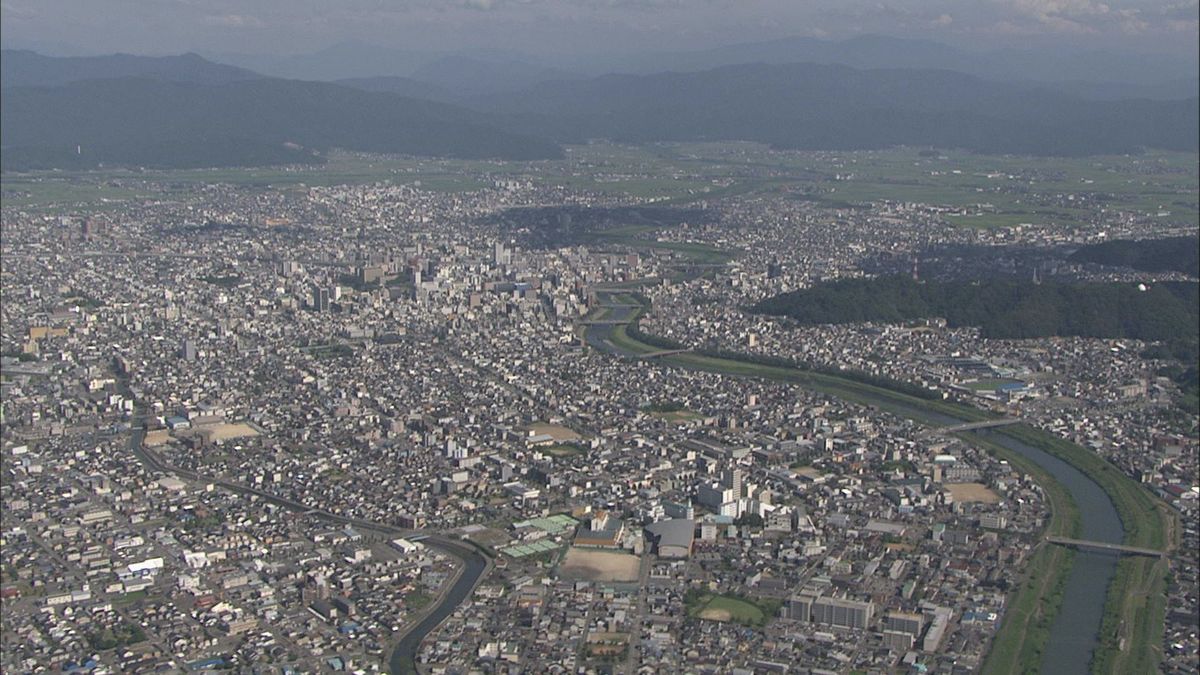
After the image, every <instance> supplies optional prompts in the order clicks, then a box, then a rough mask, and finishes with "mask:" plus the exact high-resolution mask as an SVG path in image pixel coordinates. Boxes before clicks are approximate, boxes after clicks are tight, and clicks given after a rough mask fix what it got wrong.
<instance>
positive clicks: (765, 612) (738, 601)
mask: <svg viewBox="0 0 1200 675" xmlns="http://www.w3.org/2000/svg"><path fill="white" fill-rule="evenodd" d="M685 604H686V606H687V615H688V616H689V617H690V618H693V619H706V620H709V621H722V622H734V623H740V624H742V625H746V626H755V627H761V626H765V625H766V624H767V623H769V622H770V621H771V619H772V618H774V616H775V614H776V613H777V612H778V611H779V605H780V601H778V600H770V599H764V598H749V597H745V596H743V597H736V596H731V595H716V594H712V593H699V592H696V591H689V592H688V595H687V597H686V598H685Z"/></svg>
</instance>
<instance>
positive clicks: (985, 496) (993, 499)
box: [944, 483, 1000, 504]
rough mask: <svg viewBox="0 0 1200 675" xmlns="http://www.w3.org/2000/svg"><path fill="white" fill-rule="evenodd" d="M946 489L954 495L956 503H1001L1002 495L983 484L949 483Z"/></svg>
mask: <svg viewBox="0 0 1200 675" xmlns="http://www.w3.org/2000/svg"><path fill="white" fill-rule="evenodd" d="M944 487H945V488H946V489H947V490H949V491H950V494H952V495H954V501H955V502H957V503H960V504H961V503H963V502H979V503H981V504H999V503H1000V495H998V494H996V493H995V492H992V491H991V489H990V488H988V486H986V485H984V484H982V483H947V484H946V485H945V486H944Z"/></svg>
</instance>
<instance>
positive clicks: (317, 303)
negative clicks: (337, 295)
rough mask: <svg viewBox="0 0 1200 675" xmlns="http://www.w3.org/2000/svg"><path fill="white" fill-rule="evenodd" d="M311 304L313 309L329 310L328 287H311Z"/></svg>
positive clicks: (319, 310)
mask: <svg viewBox="0 0 1200 675" xmlns="http://www.w3.org/2000/svg"><path fill="white" fill-rule="evenodd" d="M312 306H313V309H314V310H316V311H318V312H328V311H329V289H328V288H314V289H313V296H312Z"/></svg>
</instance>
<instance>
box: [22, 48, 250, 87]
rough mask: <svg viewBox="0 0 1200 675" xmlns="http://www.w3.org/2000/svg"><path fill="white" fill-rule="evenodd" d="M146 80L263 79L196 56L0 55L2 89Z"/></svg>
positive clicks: (211, 81)
mask: <svg viewBox="0 0 1200 675" xmlns="http://www.w3.org/2000/svg"><path fill="white" fill-rule="evenodd" d="M118 77H142V78H152V79H158V80H166V81H170V82H191V83H195V84H222V83H226V82H238V81H241V80H251V79H256V78H260V77H262V76H261V75H259V74H258V73H254V72H251V71H249V70H244V69H242V68H235V67H234V66H227V65H223V64H220V63H213V62H211V61H208V60H205V59H204V58H202V57H200V56H198V55H196V54H183V55H180V56H133V55H131V54H112V55H110V56H70V57H58V56H42V55H41V54H37V53H35V52H31V51H25V50H12V49H5V50H3V52H0V86H3V87H6V88H7V87H56V86H59V85H63V84H69V83H71V82H81V81H83V80H101V79H112V78H118Z"/></svg>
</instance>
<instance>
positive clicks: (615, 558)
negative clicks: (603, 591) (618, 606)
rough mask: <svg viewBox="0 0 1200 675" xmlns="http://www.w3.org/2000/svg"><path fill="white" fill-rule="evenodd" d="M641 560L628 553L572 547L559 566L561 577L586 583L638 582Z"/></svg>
mask: <svg viewBox="0 0 1200 675" xmlns="http://www.w3.org/2000/svg"><path fill="white" fill-rule="evenodd" d="M640 564H641V559H640V558H638V557H637V556H635V555H630V554H628V553H612V552H609V551H591V550H588V549H582V548H576V547H571V548H570V549H568V550H567V556H566V558H564V559H563V562H562V565H560V566H559V568H558V572H559V575H561V576H563V577H567V578H571V579H582V580H586V581H626V582H628V581H637V578H638V568H639V566H640Z"/></svg>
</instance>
